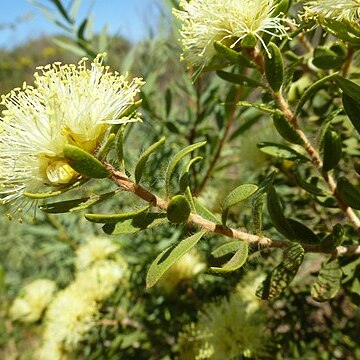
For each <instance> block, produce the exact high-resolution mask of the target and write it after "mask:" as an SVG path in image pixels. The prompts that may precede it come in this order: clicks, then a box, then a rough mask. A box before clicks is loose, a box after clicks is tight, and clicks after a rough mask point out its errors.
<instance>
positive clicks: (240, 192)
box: [221, 184, 258, 225]
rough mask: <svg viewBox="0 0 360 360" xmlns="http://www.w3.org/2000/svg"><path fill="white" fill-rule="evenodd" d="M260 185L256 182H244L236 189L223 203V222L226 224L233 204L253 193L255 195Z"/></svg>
mask: <svg viewBox="0 0 360 360" xmlns="http://www.w3.org/2000/svg"><path fill="white" fill-rule="evenodd" d="M257 189H258V187H257V186H256V185H254V184H243V185H240V186H238V187H237V188H236V189H234V190H233V191H232V192H231V193H230V194H229V195H228V196H227V197H226V198H225V200H224V204H223V212H222V216H221V219H222V223H223V225H225V224H226V219H227V215H228V211H229V209H230V208H231V207H232V206H235V205H236V204H238V203H240V202H242V201H244V200H246V199H248V198H249V197H250V196H251V195H253V194H254V193H255V192H256V190H257Z"/></svg>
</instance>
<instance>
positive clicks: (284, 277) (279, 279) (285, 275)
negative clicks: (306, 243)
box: [256, 243, 305, 300]
mask: <svg viewBox="0 0 360 360" xmlns="http://www.w3.org/2000/svg"><path fill="white" fill-rule="evenodd" d="M304 253H305V252H304V249H303V247H302V246H301V245H300V244H295V243H292V244H289V245H288V246H287V247H286V248H285V250H284V260H283V262H282V263H280V264H279V265H278V266H277V267H276V268H275V269H273V270H272V271H271V273H270V274H268V275H267V277H266V279H265V280H264V281H263V283H262V284H261V285H260V286H259V287H258V288H257V290H256V296H258V297H260V298H261V299H263V300H270V299H273V298H275V297H277V296H278V295H280V294H281V293H282V292H283V291H284V290H285V289H286V288H287V287H288V286H289V285H290V283H291V281H292V280H293V279H294V277H295V276H296V274H297V272H298V269H299V267H300V265H301V264H302V262H303V260H304Z"/></svg>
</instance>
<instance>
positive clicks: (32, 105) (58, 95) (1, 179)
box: [0, 55, 143, 203]
mask: <svg viewBox="0 0 360 360" xmlns="http://www.w3.org/2000/svg"><path fill="white" fill-rule="evenodd" d="M103 56H104V55H98V56H97V57H96V59H95V60H94V61H93V62H92V63H91V66H90V68H89V67H88V66H87V59H86V58H84V59H82V60H81V61H80V62H79V64H78V65H77V66H76V65H61V63H54V64H52V65H46V66H44V67H40V68H38V69H39V71H40V73H35V75H34V76H35V84H34V86H33V87H32V86H27V85H26V84H24V86H23V88H22V89H20V88H17V89H14V90H12V91H11V92H10V93H9V94H8V95H6V96H3V97H2V105H4V106H5V107H6V110H4V111H3V117H2V118H0V168H1V173H0V196H1V195H2V199H1V200H2V202H3V203H6V202H11V201H14V200H16V199H19V198H21V197H22V196H23V195H24V193H25V192H32V193H34V192H43V191H44V190H46V187H50V189H52V188H54V187H56V186H64V184H68V183H71V182H73V181H74V180H75V179H76V178H77V176H78V174H77V173H76V172H75V171H74V170H73V169H72V168H71V167H70V166H69V165H68V163H67V160H66V159H65V158H64V156H63V148H64V145H66V144H71V145H76V146H78V147H80V148H82V149H83V150H86V151H88V152H89V153H92V154H93V153H95V152H96V151H97V149H98V147H99V145H100V144H101V142H102V141H103V139H104V136H105V134H106V132H107V131H108V129H109V128H110V125H111V124H122V123H126V122H130V121H138V120H139V118H138V115H135V117H134V118H132V119H129V118H128V117H122V115H121V114H122V113H123V112H124V111H125V110H126V109H127V108H128V107H129V106H130V105H132V104H133V103H134V101H135V96H136V95H137V94H138V93H139V91H140V86H141V85H143V81H142V80H141V79H139V78H135V79H133V80H132V81H130V82H129V81H128V80H127V79H126V77H125V76H122V75H119V74H118V73H117V72H114V73H112V72H110V70H109V68H108V67H107V66H104V65H103V64H102V59H103ZM1 200H0V201H1Z"/></svg>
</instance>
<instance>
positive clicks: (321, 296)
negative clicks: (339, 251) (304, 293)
mask: <svg viewBox="0 0 360 360" xmlns="http://www.w3.org/2000/svg"><path fill="white" fill-rule="evenodd" d="M341 277H342V272H341V269H340V265H339V261H338V259H335V260H332V261H329V262H324V263H323V264H322V267H321V270H320V273H319V275H318V276H317V279H316V281H315V283H314V284H313V285H312V287H311V296H312V297H313V298H314V299H315V300H316V301H328V300H330V299H332V298H334V297H335V295H336V294H337V292H338V291H339V289H340V287H341Z"/></svg>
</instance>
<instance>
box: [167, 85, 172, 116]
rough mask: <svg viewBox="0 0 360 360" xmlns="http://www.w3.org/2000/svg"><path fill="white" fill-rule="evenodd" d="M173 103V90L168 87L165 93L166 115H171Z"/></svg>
mask: <svg viewBox="0 0 360 360" xmlns="http://www.w3.org/2000/svg"><path fill="white" fill-rule="evenodd" d="M171 103H172V94H171V90H170V89H167V90H166V93H165V115H166V117H168V116H169V114H170V110H171Z"/></svg>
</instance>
